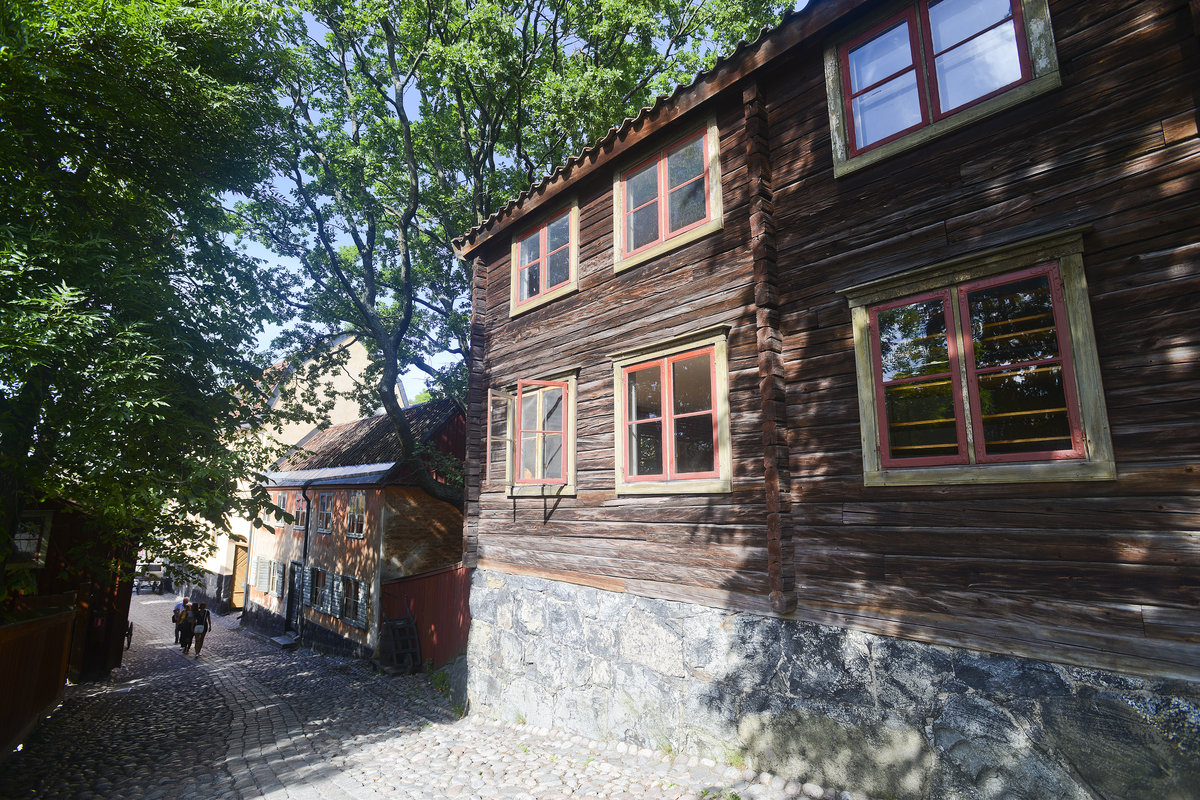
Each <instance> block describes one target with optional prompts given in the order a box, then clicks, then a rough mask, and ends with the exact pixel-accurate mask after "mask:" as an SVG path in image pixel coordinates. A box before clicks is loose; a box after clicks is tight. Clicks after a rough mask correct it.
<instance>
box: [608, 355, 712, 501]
mask: <svg viewBox="0 0 1200 800" xmlns="http://www.w3.org/2000/svg"><path fill="white" fill-rule="evenodd" d="M725 363H726V359H725V337H724V334H721V335H720V336H717V337H708V338H707V339H702V340H700V341H696V340H692V341H688V342H686V343H684V342H681V343H679V344H677V345H676V346H673V347H668V348H665V349H662V350H659V351H650V352H645V351H643V352H640V353H636V354H630V355H629V356H628V357H625V358H621V359H618V360H617V361H616V362H615V372H614V378H615V380H616V385H617V391H618V397H619V398H620V399H619V401H618V431H617V437H616V438H617V488H618V490H623V491H632V492H637V491H696V492H717V491H728V486H729V475H730V464H729V409H728V377H727V375H726V367H725Z"/></svg>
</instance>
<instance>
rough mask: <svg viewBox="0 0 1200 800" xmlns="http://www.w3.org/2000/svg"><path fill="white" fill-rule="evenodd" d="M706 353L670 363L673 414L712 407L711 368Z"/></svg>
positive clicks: (705, 409)
mask: <svg viewBox="0 0 1200 800" xmlns="http://www.w3.org/2000/svg"><path fill="white" fill-rule="evenodd" d="M710 364H711V362H710V360H709V355H708V353H704V354H702V355H698V356H693V357H692V358H685V359H683V360H681V361H676V362H675V363H673V364H672V365H671V391H672V393H673V394H672V403H671V408H672V411H673V413H675V414H690V413H692V412H695V411H708V410H710V409H711V408H712V370H711V369H710V366H709V365H710Z"/></svg>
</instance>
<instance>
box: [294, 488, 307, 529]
mask: <svg viewBox="0 0 1200 800" xmlns="http://www.w3.org/2000/svg"><path fill="white" fill-rule="evenodd" d="M295 518H296V521H295V522H293V523H292V527H293V528H297V529H303V528H305V527H307V526H308V501H307V500H305V499H304V497H303V495H296V514H295Z"/></svg>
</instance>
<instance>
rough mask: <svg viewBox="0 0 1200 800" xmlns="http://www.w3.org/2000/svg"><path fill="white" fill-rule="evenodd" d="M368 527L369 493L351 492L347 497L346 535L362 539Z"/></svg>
mask: <svg viewBox="0 0 1200 800" xmlns="http://www.w3.org/2000/svg"><path fill="white" fill-rule="evenodd" d="M366 527H367V493H366V492H362V491H358V492H350V495H349V496H348V497H347V498H346V536H348V537H349V538H351V539H361V538H363V536H364V535H365V533H364V531H365V530H366Z"/></svg>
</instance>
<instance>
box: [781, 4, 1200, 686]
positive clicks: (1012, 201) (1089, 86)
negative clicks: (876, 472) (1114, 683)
mask: <svg viewBox="0 0 1200 800" xmlns="http://www.w3.org/2000/svg"><path fill="white" fill-rule="evenodd" d="M1050 10H1051V17H1052V20H1053V24H1054V32H1055V39H1056V42H1057V47H1058V58H1059V62H1060V69H1061V74H1062V79H1063V86H1062V87H1061V88H1060V89H1058V90H1056V91H1052V92H1050V93H1048V94H1046V95H1042V96H1040V97H1038V98H1035V99H1033V100H1031V101H1030V102H1028V103H1025V104H1023V105H1020V106H1017V107H1014V108H1011V109H1009V110H1007V111H1003V112H1001V113H999V114H997V115H995V116H993V117H990V118H988V119H985V120H982V121H981V122H978V123H976V124H973V125H970V126H967V127H966V128H964V129H961V130H959V131H958V132H956V133H954V134H951V135H948V136H945V137H942V138H940V139H937V140H934V141H933V142H930V143H927V144H925V145H924V146H921V147H918V148H916V149H914V150H910V151H907V152H904V153H902V154H900V155H899V156H897V157H894V158H891V159H887V160H884V161H882V162H880V163H878V164H876V165H874V166H872V167H868V168H866V169H863V170H861V171H859V172H856V173H853V174H851V175H848V176H846V177H844V178H841V179H836V180H835V179H834V178H833V176H832V156H831V152H830V149H831V148H830V131H829V127H828V123H827V115H826V114H825V110H824V104H825V88H824V85H823V77H822V75H821V72H820V67H819V65H820V62H819V58H820V53H819V52H818V50H819V48H813V49H810V50H808V51H806V52H805V53H804V55H803V56H802V59H803V63H804V64H805V67H804V68H802V69H799V70H792V69H789V70H788V71H787V73H786V76H787V79H785V75H784V73H783V72H780V73H778V74H777V77H778V79H777V80H776V81H775V82H774V83H772V82H771V81H769V80H767V79H764V78H760V81H761V82H762V83H764V84H766V85H774V86H778V87H781V88H782V89H783V90H782V91H780V92H778V93H776V94H774V95H771V96H770V101H771V106H770V109H769V114H770V117H771V120H772V131H773V132H774V133H775V136H774V138H773V140H772V155H773V159H774V165H775V170H774V171H775V185H776V194H775V201H776V209H777V215H778V218H777V226H778V230H779V235H778V246H779V264H780V270H781V275H782V278H781V280H782V283H783V287H784V290H783V319H784V322H783V325H784V329H785V343H784V357H785V364H786V374H787V383H788V387H789V395H788V400H789V406H788V421H789V424H790V432H791V440H790V445H791V458H792V462H791V468H792V478H793V482H792V492H793V496H792V500H793V506H792V507H793V509H794V517H793V522H794V531H795V539H794V546H795V553H796V591H797V602H798V612H797V613H798V614H800V615H801V616H805V617H807V618H810V619H815V620H818V621H827V622H831V623H835V624H849V625H853V626H856V627H863V628H866V629H868V630H875V631H879V632H891V633H899V634H901V635H906V636H912V637H916V638H922V639H928V640H932V641H941V642H947V643H952V644H963V645H967V646H972V647H980V648H983V649H991V650H1007V651H1012V652H1019V653H1024V654H1027V655H1032V656H1041V657H1049V658H1057V659H1060V660H1066V661H1075V662H1078V663H1087V664H1095V665H1110V666H1113V667H1118V668H1122V667H1126V668H1134V669H1151V670H1155V671H1164V672H1167V673H1184V674H1196V673H1197V669H1198V668H1197V664H1198V663H1200V657H1198V655H1200V647H1198V643H1200V537H1198V536H1197V534H1196V531H1197V523H1198V522H1200V471H1198V468H1200V246H1198V245H1197V241H1198V240H1200V140H1197V137H1196V114H1197V105H1198V104H1197V86H1200V71H1198V70H1200V59H1198V57H1197V38H1196V34H1195V31H1194V29H1193V26H1192V19H1191V12H1190V10H1189V7H1188V4H1187V3H1185V2H1167V1H1166V0H1161V1H1160V2H1113V3H1095V2H1051V3H1050ZM798 76H807V77H805V78H800V77H798ZM784 87H786V88H784ZM1075 225H1090V226H1091V231H1090V232H1089V233H1088V234H1086V235H1085V237H1084V253H1083V260H1084V265H1085V270H1086V275H1087V281H1088V289H1089V294H1090V297H1091V311H1092V315H1093V319H1094V322H1095V328H1096V332H1097V343H1096V344H1097V348H1098V351H1099V357H1100V367H1101V371H1102V380H1103V384H1104V389H1105V399H1106V404H1107V410H1108V415H1109V421H1110V425H1111V429H1112V438H1113V446H1114V449H1115V454H1116V462H1117V470H1118V479H1117V480H1116V481H1102V482H1095V483H1058V484H1056V483H1047V484H1030V483H1023V484H1008V485H994V486H986V487H984V486H962V485H959V486H930V487H865V486H864V485H863V480H862V454H861V443H860V440H859V419H858V407H857V404H856V400H857V386H856V381H855V364H854V354H853V351H852V347H853V335H852V330H851V324H850V314H849V311H848V308H847V306H846V303H845V302H844V301H842V300H841V298H840V297H839V296H838V295H837V294H836V291H835V290H836V289H839V288H845V287H848V286H852V285H855V284H859V283H862V282H864V281H868V280H872V279H875V278H879V277H884V276H890V275H895V274H901V273H903V272H905V271H906V270H910V269H915V268H919V267H922V266H927V265H930V264H935V263H938V262H940V261H944V260H947V259H950V258H954V257H956V256H960V255H964V254H966V253H970V252H972V251H978V250H983V249H986V248H988V247H994V246H997V245H1000V244H1005V243H1010V242H1020V241H1021V240H1023V239H1027V238H1031V237H1033V236H1035V235H1037V234H1039V233H1045V232H1048V231H1054V230H1060V229H1065V228H1070V227H1072V226H1075Z"/></svg>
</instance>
